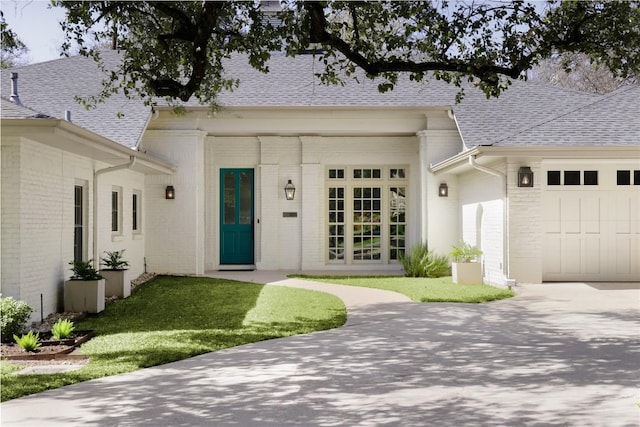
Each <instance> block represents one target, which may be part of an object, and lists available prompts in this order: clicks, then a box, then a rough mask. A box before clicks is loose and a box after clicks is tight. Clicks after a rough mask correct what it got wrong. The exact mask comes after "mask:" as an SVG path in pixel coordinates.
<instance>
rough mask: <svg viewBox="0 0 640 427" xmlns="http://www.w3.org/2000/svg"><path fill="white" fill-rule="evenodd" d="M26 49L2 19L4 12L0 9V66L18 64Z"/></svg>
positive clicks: (8, 66) (6, 66)
mask: <svg viewBox="0 0 640 427" xmlns="http://www.w3.org/2000/svg"><path fill="white" fill-rule="evenodd" d="M27 51H28V49H27V46H26V45H25V44H24V43H23V42H22V40H20V39H19V38H18V35H17V34H16V33H15V32H14V31H13V30H12V29H11V28H9V24H7V22H6V21H5V20H4V13H2V11H1V10H0V68H10V67H13V66H15V65H17V64H19V63H20V62H21V61H20V60H21V58H22V57H23V56H24V54H26V53H27Z"/></svg>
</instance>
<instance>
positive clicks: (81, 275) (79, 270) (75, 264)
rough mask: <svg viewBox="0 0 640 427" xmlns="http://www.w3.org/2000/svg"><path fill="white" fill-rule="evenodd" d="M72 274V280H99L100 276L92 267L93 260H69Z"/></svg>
mask: <svg viewBox="0 0 640 427" xmlns="http://www.w3.org/2000/svg"><path fill="white" fill-rule="evenodd" d="M69 265H70V266H71V271H72V272H73V276H71V279H72V280H100V279H102V276H101V275H100V273H98V271H97V270H96V269H95V268H93V260H92V259H90V260H89V261H71V262H70V263H69Z"/></svg>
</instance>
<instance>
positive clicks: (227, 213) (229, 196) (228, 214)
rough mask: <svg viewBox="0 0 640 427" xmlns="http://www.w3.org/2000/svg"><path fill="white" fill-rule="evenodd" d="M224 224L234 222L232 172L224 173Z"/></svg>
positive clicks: (234, 198) (234, 206)
mask: <svg viewBox="0 0 640 427" xmlns="http://www.w3.org/2000/svg"><path fill="white" fill-rule="evenodd" d="M223 191H224V218H223V223H224V224H235V222H236V221H235V213H236V183H235V177H234V174H233V172H227V173H225V174H224V190H223Z"/></svg>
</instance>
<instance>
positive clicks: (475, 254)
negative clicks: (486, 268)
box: [450, 241, 482, 262]
mask: <svg viewBox="0 0 640 427" xmlns="http://www.w3.org/2000/svg"><path fill="white" fill-rule="evenodd" d="M450 256H451V258H453V259H454V261H455V262H473V261H477V260H478V258H480V257H481V256H482V251H481V250H480V249H479V248H478V247H477V246H471V245H470V244H468V243H467V242H464V241H463V242H460V244H459V245H455V246H453V250H452V251H451V254H450Z"/></svg>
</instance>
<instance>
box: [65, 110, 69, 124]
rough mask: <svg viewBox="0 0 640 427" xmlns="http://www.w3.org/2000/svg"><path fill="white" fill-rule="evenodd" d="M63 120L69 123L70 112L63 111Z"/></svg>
mask: <svg viewBox="0 0 640 427" xmlns="http://www.w3.org/2000/svg"><path fill="white" fill-rule="evenodd" d="M64 119H65V120H66V121H68V122H70V121H71V110H64Z"/></svg>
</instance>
